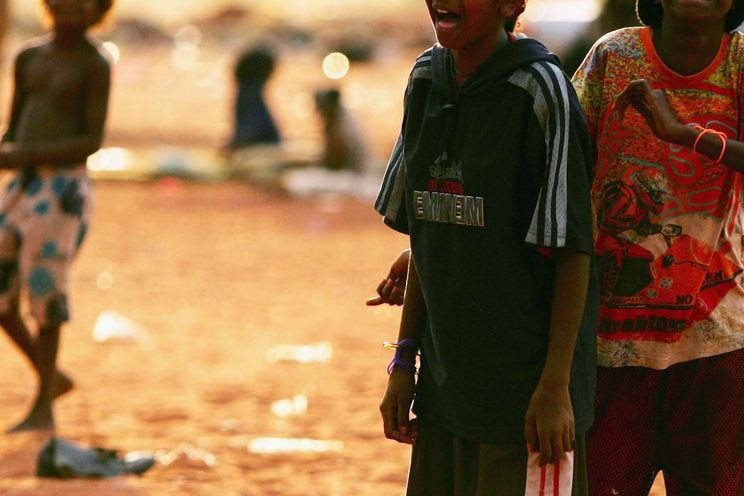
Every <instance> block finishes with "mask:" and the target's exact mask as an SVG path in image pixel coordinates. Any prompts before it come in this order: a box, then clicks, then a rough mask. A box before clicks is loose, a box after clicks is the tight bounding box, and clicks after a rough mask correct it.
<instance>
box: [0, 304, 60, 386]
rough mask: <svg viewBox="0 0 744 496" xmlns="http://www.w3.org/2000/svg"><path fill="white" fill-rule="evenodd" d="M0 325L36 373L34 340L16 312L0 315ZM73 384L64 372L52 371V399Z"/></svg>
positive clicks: (37, 371) (36, 361)
mask: <svg viewBox="0 0 744 496" xmlns="http://www.w3.org/2000/svg"><path fill="white" fill-rule="evenodd" d="M0 326H1V327H2V328H3V329H5V332H6V333H7V334H8V336H10V339H12V340H13V342H14V343H15V344H16V346H18V348H19V349H20V350H21V351H22V352H23V354H24V355H26V357H27V358H28V360H29V362H31V365H33V367H34V370H36V373H37V374H39V375H40V373H39V364H38V359H39V358H38V353H37V350H36V345H37V343H36V340H35V339H34V337H33V336H32V335H31V332H30V331H29V330H28V328H27V327H26V323H25V322H24V321H23V319H22V318H21V316H20V314H19V313H18V312H13V313H10V314H7V315H0ZM74 386H75V384H74V383H73V382H72V379H70V378H69V377H68V376H67V375H66V374H65V373H63V372H61V371H59V370H57V371H55V373H54V378H53V381H52V389H51V395H52V399H55V398H58V397H59V396H62V395H63V394H65V393H67V392H69V391H70V390H72V388H73V387H74Z"/></svg>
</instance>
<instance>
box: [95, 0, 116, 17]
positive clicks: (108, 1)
mask: <svg viewBox="0 0 744 496" xmlns="http://www.w3.org/2000/svg"><path fill="white" fill-rule="evenodd" d="M96 3H97V4H98V12H99V13H100V14H101V15H102V16H103V15H104V14H105V13H106V12H108V11H109V9H110V8H111V7H112V6H113V5H114V0H98V1H97V2H96Z"/></svg>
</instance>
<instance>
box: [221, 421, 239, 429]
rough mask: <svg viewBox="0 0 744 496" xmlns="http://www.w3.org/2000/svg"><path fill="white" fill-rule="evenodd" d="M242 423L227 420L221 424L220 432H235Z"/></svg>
mask: <svg viewBox="0 0 744 496" xmlns="http://www.w3.org/2000/svg"><path fill="white" fill-rule="evenodd" d="M239 425H240V421H239V420H238V419H236V418H226V419H225V420H223V421H222V422H220V430H221V431H222V432H235V431H237V430H238V426H239Z"/></svg>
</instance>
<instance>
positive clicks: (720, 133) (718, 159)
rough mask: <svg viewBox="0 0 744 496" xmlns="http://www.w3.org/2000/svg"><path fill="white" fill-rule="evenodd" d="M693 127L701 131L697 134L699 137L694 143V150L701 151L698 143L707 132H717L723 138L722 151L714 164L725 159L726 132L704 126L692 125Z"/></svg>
mask: <svg viewBox="0 0 744 496" xmlns="http://www.w3.org/2000/svg"><path fill="white" fill-rule="evenodd" d="M692 127H693V129H695V130H696V131H700V134H698V135H697V138H695V143H694V144H693V145H692V151H693V152H695V153H700V152H698V151H697V146H698V143H699V142H700V138H702V137H703V135H705V134H715V135H716V136H718V137H719V138H721V153H720V154H719V155H718V158H717V159H716V160H715V161H714V162H713V163H714V164H718V163H720V162H721V160H722V159H723V155H724V154H725V153H726V138H727V136H726V133H724V132H721V131H716V130H715V129H708V128H705V127H703V126H698V125H694V126H692Z"/></svg>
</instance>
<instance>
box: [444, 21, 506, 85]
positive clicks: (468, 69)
mask: <svg viewBox="0 0 744 496" xmlns="http://www.w3.org/2000/svg"><path fill="white" fill-rule="evenodd" d="M508 42H509V36H508V35H507V34H506V31H505V30H504V29H500V30H499V31H498V34H497V35H496V36H495V37H494V38H492V39H490V40H488V42H484V43H479V44H473V45H470V46H468V47H467V48H459V49H452V50H451V53H452V63H453V65H454V66H455V75H456V76H459V77H461V78H465V79H467V78H468V77H469V76H471V75H472V74H473V73H474V72H475V71H476V70H478V67H480V66H481V64H482V63H483V62H485V61H486V59H488V57H490V56H491V54H493V53H494V52H495V51H497V50H498V49H500V48H502V47H503V46H504V45H506V44H507V43H508Z"/></svg>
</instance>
